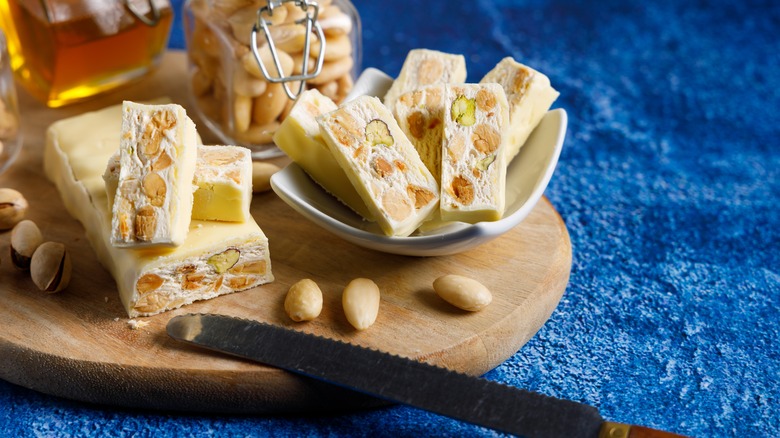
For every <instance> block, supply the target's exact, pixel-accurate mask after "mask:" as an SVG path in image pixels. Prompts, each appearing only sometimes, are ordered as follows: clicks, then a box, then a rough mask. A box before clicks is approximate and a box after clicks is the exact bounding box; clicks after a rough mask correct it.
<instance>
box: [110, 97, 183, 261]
mask: <svg viewBox="0 0 780 438" xmlns="http://www.w3.org/2000/svg"><path fill="white" fill-rule="evenodd" d="M196 139H197V133H196V131H195V124H194V123H193V122H192V120H190V118H189V117H187V113H186V111H185V110H184V108H182V107H181V106H179V105H176V104H167V105H144V104H140V103H135V102H129V101H125V102H124V103H123V104H122V131H121V136H120V138H119V164H120V170H119V183H118V185H117V190H116V195H115V199H114V205H113V210H112V219H111V230H112V232H111V244H112V245H115V246H121V247H133V246H152V245H156V246H161V245H165V246H178V245H181V244H182V243H183V242H184V239H185V238H186V237H187V231H188V230H189V224H190V218H191V215H192V178H193V175H194V173H195V161H196V156H197V140H196Z"/></svg>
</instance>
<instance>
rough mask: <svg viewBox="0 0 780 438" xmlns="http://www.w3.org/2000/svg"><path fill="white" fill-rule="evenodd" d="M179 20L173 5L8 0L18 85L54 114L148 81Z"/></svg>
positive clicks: (0, 3)
mask: <svg viewBox="0 0 780 438" xmlns="http://www.w3.org/2000/svg"><path fill="white" fill-rule="evenodd" d="M172 21H173V11H172V9H171V6H170V3H169V2H168V0H38V1H29V0H0V25H2V27H3V29H4V30H5V32H6V35H7V37H8V51H9V54H10V56H11V66H12V68H13V70H14V72H15V73H16V79H17V81H19V83H21V84H22V85H23V86H24V87H25V88H26V89H27V90H28V91H29V92H30V94H32V95H33V96H35V97H36V98H38V99H39V100H41V101H42V102H45V103H46V104H47V105H48V106H50V107H53V108H54V107H60V106H63V105H66V104H68V103H72V102H76V101H79V100H82V99H84V98H87V97H91V96H94V95H96V94H98V93H102V92H104V91H108V90H111V89H114V88H116V87H118V86H121V85H124V84H126V83H128V82H130V81H133V80H135V79H139V78H141V77H143V76H144V75H145V74H146V73H148V72H149V71H150V70H151V69H152V68H153V67H155V66H156V65H157V64H158V63H159V62H160V60H161V59H162V54H163V51H164V50H165V46H166V44H167V41H168V35H169V33H170V28H171V23H172Z"/></svg>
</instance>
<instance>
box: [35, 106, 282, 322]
mask: <svg viewBox="0 0 780 438" xmlns="http://www.w3.org/2000/svg"><path fill="white" fill-rule="evenodd" d="M122 114H123V111H122V107H121V106H118V105H117V106H113V107H109V108H106V109H103V110H100V111H96V112H92V113H86V114H82V115H80V116H76V117H72V118H69V119H65V120H61V121H59V122H56V123H54V124H52V125H51V126H50V127H49V129H48V131H47V137H46V149H45V153H44V168H45V172H46V175H47V176H48V178H49V179H50V180H52V181H53V182H54V183H55V185H56V186H57V188H58V190H59V192H60V195H61V197H62V199H63V202H64V204H65V207H66V208H67V210H68V211H69V212H70V213H71V215H73V216H74V217H76V218H77V219H78V220H79V221H80V222H81V223H82V225H83V226H84V228H85V230H86V233H87V237H88V239H89V241H90V244H91V245H92V247H93V249H94V250H95V252H96V253H97V259H98V260H99V261H100V262H101V263H102V264H103V265H104V266H105V267H106V269H108V270H109V271H110V272H111V274H112V275H113V277H114V279H115V281H116V283H117V288H118V290H119V295H120V298H121V301H122V303H123V305H124V307H125V310H126V311H127V314H128V315H129V316H130V317H136V316H145V315H154V314H157V313H160V312H163V311H166V310H170V309H175V308H177V307H180V306H182V305H185V304H189V303H192V302H194V301H197V300H203V299H209V298H213V297H216V296H219V295H223V294H227V293H231V292H236V291H240V290H244V289H249V288H252V287H255V286H258V285H261V284H264V283H268V282H270V281H273V275H272V273H271V261H270V253H269V248H268V239H267V238H266V236H265V234H264V233H263V231H262V230H261V229H260V227H259V226H258V225H257V223H256V222H255V221H254V219H253V218H252V217H251V216H246V217H244V220H243V221H236V222H227V221H201V220H192V219H190V220H189V226H188V227H186V229H184V230H182V229H180V228H177V229H173V228H175V226H174V225H171V227H172V228H169V229H167V230H163V231H167V232H168V234H169V235H176V234H177V233H183V234H185V235H186V237H185V238H184V239H183V241H182V243H181V244H180V245H177V246H170V245H169V244H167V243H162V242H158V243H160V244H159V245H150V244H149V242H143V243H142V244H140V245H136V246H129V247H119V246H115V245H112V243H111V236H112V231H113V230H114V228H113V227H112V203H111V202H110V201H109V200H108V199H107V195H106V190H107V188H108V187H107V184H106V182H105V181H104V180H103V175H104V173H106V174H109V175H110V174H111V173H112V172H111V164H109V171H108V172H106V164H107V163H109V162H110V159H111V156H112V155H113V154H114V153H115V152H116V151H117V149H118V148H119V145H120V134H121V131H120V126H121V125H120V121H121V120H122ZM150 117H153V116H151V115H150ZM185 117H186V115H185ZM176 121H177V123H181V124H182V125H183V126H185V127H186V125H187V124H188V122H187V121H186V120H185V119H177V120H176ZM144 129H145V128H140V127H139V130H138V131H137V132H144ZM152 132H154V131H152ZM162 132H163V134H162V135H163V136H164V137H165V138H166V139H167V140H166V141H172V142H173V141H176V138H178V137H177V135H175V132H171V131H170V129H169V130H163V131H162ZM136 147H137V146H136ZM183 147H185V148H186V147H189V148H193V149H195V145H194V142H189V141H188V142H187V143H186V144H185V145H184V146H183ZM149 150H150V151H151V149H149ZM163 151H165V152H166V153H168V154H169V155H170V152H171V151H172V149H169V148H167V146H165V145H163V146H162V147H161V148H160V150H159V151H158V153H159V154H160V155H156V156H154V157H156V159H159V157H161V156H162V154H161V153H162V152H163ZM125 152H127V153H129V152H131V149H130V148H128V149H127V150H126V151H125ZM135 153H136V154H137V151H136V152H135ZM144 154H146V152H144ZM196 154H197V152H196ZM146 155H150V154H146ZM151 155H153V154H151ZM120 156H121V151H120ZM146 158H147V159H146V161H145V162H144V161H143V160H142V159H141V157H138V161H137V162H131V163H130V164H128V166H137V167H136V169H139V168H140V166H141V165H143V166H148V168H146V169H147V170H146V171H145V173H144V172H139V174H137V175H148V174H150V173H151V172H158V173H159V170H155V165H154V163H155V162H156V161H155V159H153V158H150V157H149V156H147V157H146ZM175 159H176V157H173V156H171V162H172V164H173V162H174V161H175ZM125 162H127V160H125V161H122V160H121V158H120V163H119V168H118V169H114V170H113V171H114V172H116V171H117V170H118V172H119V173H120V175H121V173H122V172H126V174H125V178H124V181H130V180H132V178H130V177H129V176H128V175H129V174H130V173H131V172H128V171H125V169H124V167H125ZM139 163H140V164H139ZM114 164H116V163H114ZM250 164H251V163H250ZM167 168H168V167H166V169H167ZM197 168H198V165H197V163H196V164H195V165H194V168H193V169H192V173H191V174H190V176H189V184H186V183H185V182H184V180H182V182H181V183H178V184H179V185H178V186H176V185H172V184H170V180H167V181H166V189H165V190H166V192H165V193H166V198H170V197H171V196H173V193H174V192H175V191H176V190H177V188H178V189H181V190H182V191H186V189H187V188H188V189H189V192H190V196H192V190H193V177H194V175H195V173H196V172H197ZM185 171H186V169H185ZM239 175H240V174H239ZM250 175H251V174H250ZM160 176H161V177H163V178H164V179H165V178H166V177H171V178H174V177H176V176H180V175H167V174H165V173H163V174H161V175H160ZM240 178H241V176H239V179H240ZM136 179H137V180H138V181H139V185H138V187H131V188H137V189H138V190H140V192H137V193H143V194H144V195H145V193H144V192H143V190H144V189H143V176H140V177H137V178H136ZM117 183H118V184H117V185H118V186H119V188H117V189H116V200H119V199H122V200H125V201H128V202H130V201H132V200H133V198H132V197H130V196H126V195H121V196H120V194H119V192H120V191H121V190H122V187H123V185H122V178H121V177H120V178H118V179H117ZM125 184H127V183H125ZM244 187H246V185H244ZM136 196H140V195H138V194H136ZM182 197H186V195H182ZM180 199H181V198H179V199H178V200H180ZM190 199H192V198H190ZM116 200H115V201H116ZM122 202H124V201H122ZM116 203H117V202H114V203H113V204H114V205H116ZM149 204H151V205H153V206H154V204H152V203H151V202H150V203H149ZM160 208H167V204H165V202H163V203H162V206H160ZM190 208H192V201H190ZM121 211H128V210H120V212H121ZM241 215H243V213H241ZM172 224H173V223H172ZM135 235H136V237H137V236H138V233H137V232H136V233H135Z"/></svg>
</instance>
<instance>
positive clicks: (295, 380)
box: [0, 52, 571, 413]
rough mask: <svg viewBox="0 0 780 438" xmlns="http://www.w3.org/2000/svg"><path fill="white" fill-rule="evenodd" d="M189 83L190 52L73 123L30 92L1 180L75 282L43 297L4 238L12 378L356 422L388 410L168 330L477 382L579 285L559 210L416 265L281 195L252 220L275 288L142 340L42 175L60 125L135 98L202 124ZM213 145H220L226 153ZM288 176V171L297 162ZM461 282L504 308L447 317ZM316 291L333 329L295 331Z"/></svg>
mask: <svg viewBox="0 0 780 438" xmlns="http://www.w3.org/2000/svg"><path fill="white" fill-rule="evenodd" d="M185 68H186V67H185V56H184V54H183V53H181V52H173V53H168V54H167V55H166V56H165V57H164V59H163V62H162V66H161V68H160V69H159V70H158V71H157V72H156V73H155V74H154V75H153V76H152V77H150V78H147V79H146V80H144V81H143V82H140V83H137V84H135V85H132V86H130V87H127V88H125V89H123V90H120V91H117V92H114V93H111V94H108V95H105V96H103V97H101V98H99V99H98V100H93V101H90V102H87V103H83V104H78V105H75V106H71V107H67V108H63V109H56V110H54V109H48V108H46V107H45V106H43V105H42V104H40V103H38V102H36V101H34V100H33V99H32V98H31V97H29V96H28V95H27V94H26V93H25V92H24V91H20V92H19V93H20V96H19V97H20V106H21V112H22V128H23V134H24V149H23V151H22V153H21V155H20V157H19V159H18V161H17V162H16V163H15V164H14V165H13V166H12V167H11V169H10V170H9V171H8V172H6V173H5V174H3V175H0V187H11V188H15V189H17V190H19V191H21V192H22V193H23V194H24V195H25V196H26V198H27V199H28V201H29V203H30V209H29V211H28V214H27V218H29V219H32V220H34V221H35V222H36V223H37V224H38V225H39V227H40V228H41V230H42V232H43V234H44V237H45V239H46V240H55V241H60V242H63V243H65V244H66V245H67V247H68V249H69V251H70V253H71V255H72V257H73V278H72V280H71V283H70V287H69V288H68V289H67V290H66V291H64V292H62V293H60V294H57V295H46V294H43V293H41V292H39V291H38V290H37V289H36V288H35V286H34V285H33V283H32V281H31V280H30V278H29V275H28V274H26V273H24V272H19V271H17V270H15V269H14V268H13V267H12V265H11V262H10V257H9V249H8V246H9V239H10V232H3V233H0V378H3V379H5V380H8V381H9V382H13V383H16V384H18V385H22V386H25V387H28V388H32V389H34V390H37V391H41V392H44V393H48V394H53V395H57V396H62V397H66V398H70V399H76V400H83V401H88V402H95V403H100V404H111V405H119V406H130V407H145V408H159V409H172V410H183V411H204V412H234V413H241V412H254V413H260V412H290V411H308V410H319V411H323V410H333V409H350V408H353V407H360V406H368V405H372V404H377V403H378V402H376V401H375V400H374V399H371V398H369V397H366V396H361V395H357V394H355V393H353V392H350V391H347V390H343V389H340V388H336V387H333V386H330V385H327V384H324V383H321V382H316V381H313V380H310V379H305V378H301V377H297V376H294V375H292V374H289V373H287V372H284V371H280V370H277V369H274V368H270V367H266V366H262V365H258V364H255V363H253V362H249V361H245V360H241V359H235V358H232V357H228V356H224V355H221V354H218V353H212V352H208V351H205V350H201V349H197V348H194V347H190V346H186V345H183V344H180V343H178V342H176V341H173V340H172V339H170V338H169V337H168V336H167V335H166V333H165V326H166V324H167V322H168V320H169V319H170V318H171V317H173V316H175V315H179V314H185V313H193V312H206V313H221V314H226V315H234V316H240V317H244V318H251V319H257V320H261V321H267V322H270V323H273V324H279V325H283V326H288V327H293V328H296V329H299V330H302V331H306V332H312V333H317V334H320V335H324V336H329V337H333V338H338V339H342V340H345V341H348V342H353V343H356V344H360V345H364V346H369V347H373V348H377V349H381V350H386V351H389V352H392V353H396V354H399V355H403V356H408V357H413V358H417V359H420V360H424V361H427V362H430V363H433V364H438V365H441V366H445V367H448V368H452V369H455V370H459V371H462V372H466V373H469V374H474V375H478V374H483V373H485V372H487V371H488V370H490V369H492V368H494V367H496V366H497V365H499V364H500V363H501V362H503V361H504V360H506V359H507V358H508V357H510V356H511V355H512V354H514V353H515V352H516V351H517V350H518V349H520V347H522V346H523V345H524V344H525V343H526V342H527V341H528V339H529V338H531V336H533V335H534V334H535V333H536V332H537V331H538V329H539V328H540V327H541V326H542V324H544V322H545V321H546V320H547V319H548V318H549V316H550V314H551V313H552V311H553V309H554V308H555V307H556V305H557V304H558V302H559V300H560V298H561V296H562V294H563V292H564V290H565V288H566V284H567V282H568V278H569V272H570V269H571V244H570V241H569V236H568V233H567V231H566V226H565V225H564V223H563V221H562V220H561V217H560V216H559V215H558V213H557V212H556V211H555V209H554V208H553V207H552V206H551V205H550V203H549V201H548V200H547V199H546V198H543V199H542V200H541V201H540V202H539V204H538V205H537V206H536V208H535V209H534V210H533V212H532V213H531V214H530V215H529V216H528V218H527V219H526V220H525V221H524V222H523V223H521V224H520V225H519V226H517V227H516V228H514V229H513V230H511V231H510V232H509V233H507V234H506V235H504V236H501V237H500V238H498V239H495V240H493V241H492V242H489V243H487V244H484V245H482V246H480V247H478V248H476V249H474V250H471V251H468V252H465V253H462V254H458V255H455V256H447V257H433V258H416V257H405V256H394V255H388V254H384V253H379V252H375V251H371V250H367V249H363V248H361V247H358V246H354V245H352V244H350V243H347V242H345V241H343V240H340V239H339V238H337V237H335V236H334V235H331V234H329V233H327V232H326V231H324V230H322V229H321V228H319V227H318V226H316V225H313V224H311V223H309V222H308V221H307V220H305V219H303V218H302V217H301V216H299V215H298V214H297V213H295V212H294V211H293V210H292V209H291V208H290V207H288V206H287V205H286V204H284V203H283V202H282V201H281V200H280V199H279V198H278V197H277V196H276V195H275V194H274V193H273V192H267V193H264V194H259V195H255V197H254V199H253V202H252V213H253V215H254V216H255V218H256V219H257V222H258V223H259V224H260V226H261V227H262V228H263V230H264V231H265V233H266V234H267V235H268V238H269V240H270V247H271V258H272V268H273V272H274V274H275V276H276V281H275V282H273V283H272V284H268V285H264V286H262V287H259V288H255V289H252V290H249V291H245V292H241V293H237V294H233V295H229V296H223V297H219V298H216V299H213V300H210V301H206V302H201V303H196V304H193V305H190V306H187V307H185V308H183V309H179V310H176V311H172V312H167V313H164V314H162V315H157V316H153V317H149V318H143V320H144V321H148V322H149V325H148V326H146V327H143V328H140V329H137V330H133V329H131V328H130V325H129V323H128V318H127V315H126V314H125V312H124V310H123V308H122V305H121V304H120V302H119V296H118V293H117V290H116V286H115V284H114V281H113V279H112V278H111V276H110V275H109V274H108V272H107V271H105V270H104V269H102V268H101V266H100V264H99V263H98V261H97V259H96V256H95V254H94V252H93V251H92V249H91V247H90V246H89V243H88V242H87V240H86V238H85V236H84V230H83V228H82V227H81V225H80V224H79V223H78V222H77V221H76V220H74V219H73V218H71V217H70V216H69V215H68V214H67V213H66V211H65V209H64V207H63V205H62V202H61V201H60V198H59V195H58V193H57V191H56V189H55V188H54V186H53V185H52V184H51V183H50V182H49V181H48V180H47V179H46V177H45V176H44V174H43V169H42V163H41V156H42V151H43V146H44V135H45V130H46V128H47V127H48V126H49V124H50V123H52V122H54V121H56V120H59V119H61V118H64V117H69V116H73V115H76V114H79V113H82V112H84V111H91V110H95V109H99V108H102V107H104V106H107V105H112V104H116V103H119V102H121V101H122V100H123V99H130V100H148V99H153V98H155V97H159V96H163V95H166V96H169V97H171V98H172V99H173V100H174V101H175V102H177V103H180V104H182V105H184V106H185V107H187V108H188V109H189V108H191V104H190V102H189V100H188V99H187V97H186V89H185V81H184V80H183V78H185V77H186V73H185ZM190 113H191V114H192V113H193V112H192V111H190ZM195 121H196V123H198V120H197V119H196V120H195ZM199 126H203V125H202V124H199ZM200 131H201V135H202V136H203V137H204V141H205V142H207V143H209V142H216V140H215V138H214V137H213V136H211V135H210V134H209V133H208V132H206V131H205V129H201V130H200ZM275 161H276V162H277V163H278V164H281V165H283V164H285V159H283V158H282V159H277V160H275ZM448 273H455V274H462V275H466V276H469V277H473V278H475V279H478V280H479V281H480V282H482V283H483V284H485V285H486V286H487V287H488V288H489V289H490V290H491V291H492V292H493V297H494V299H493V303H492V304H491V305H490V306H488V307H487V308H486V309H484V310H483V311H481V312H477V313H469V312H464V311H460V310H458V309H455V308H453V307H451V306H450V305H448V304H446V303H445V302H443V301H442V300H441V299H439V298H438V297H437V296H436V295H435V293H434V292H433V289H432V286H431V284H432V282H433V280H434V279H435V278H437V277H439V276H441V275H444V274H448ZM356 277H367V278H371V279H373V280H374V281H376V283H377V284H378V285H379V287H380V289H381V292H382V302H381V306H380V312H379V317H378V319H377V322H376V323H375V324H374V325H373V326H372V327H371V328H369V329H368V330H365V331H362V332H358V331H355V330H354V329H352V328H351V326H350V325H349V323H348V322H347V320H346V318H345V317H344V315H343V312H342V309H341V304H340V303H341V301H340V300H341V292H342V290H343V287H344V285H346V284H347V283H348V282H349V281H350V280H351V279H353V278H356ZM301 278H312V279H313V280H315V281H316V282H317V283H318V284H319V285H320V287H321V289H322V291H323V294H324V308H323V311H322V314H321V315H320V317H319V318H318V319H316V320H315V321H312V322H308V323H302V324H301V323H293V322H292V321H290V320H289V319H288V318H287V317H286V315H285V313H284V310H283V301H284V296H285V293H286V292H287V289H288V288H289V286H290V285H291V284H293V283H295V282H296V281H298V280H299V279H301Z"/></svg>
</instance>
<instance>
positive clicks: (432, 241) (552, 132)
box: [271, 68, 567, 256]
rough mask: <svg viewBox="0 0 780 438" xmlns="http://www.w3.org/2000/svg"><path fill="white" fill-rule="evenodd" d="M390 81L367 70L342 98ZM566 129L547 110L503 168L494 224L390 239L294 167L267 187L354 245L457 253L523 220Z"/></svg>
mask: <svg viewBox="0 0 780 438" xmlns="http://www.w3.org/2000/svg"><path fill="white" fill-rule="evenodd" d="M392 81H393V79H392V78H391V77H389V76H387V75H386V74H385V73H383V72H381V71H379V70H377V69H374V68H369V69H366V70H365V71H364V72H363V74H361V76H360V78H358V80H357V82H356V83H355V87H354V89H353V90H352V93H351V94H350V96H348V97H347V100H349V99H351V98H354V97H356V96H359V95H361V94H367V95H371V96H378V97H381V96H384V94H385V92H387V89H388V88H389V87H390V85H391V84H392ZM566 125H567V116H566V111H564V110H563V109H555V110H552V111H549V112H548V113H547V114H546V115H545V116H544V117H543V118H542V121H541V122H539V125H538V126H537V127H536V129H535V130H534V131H533V132H532V133H531V135H530V136H529V137H528V140H527V141H526V143H525V145H523V147H522V148H521V149H520V153H519V154H518V155H517V156H516V157H515V158H514V159H513V160H512V162H511V163H510V164H509V166H508V167H507V181H506V211H505V213H504V217H503V218H502V219H501V220H498V221H494V222H478V223H476V224H466V223H462V222H450V223H440V222H439V223H426V224H423V226H422V227H421V228H420V229H419V230H417V231H415V233H414V234H412V235H411V236H409V237H392V236H386V235H385V234H384V233H382V231H381V230H380V228H379V226H378V225H377V224H376V223H374V222H368V221H366V220H364V219H363V218H362V217H361V216H359V215H358V214H357V213H355V212H353V211H352V210H351V209H349V208H348V207H347V206H345V205H344V204H342V203H341V202H340V201H339V200H338V199H336V198H335V197H333V196H332V195H330V194H329V193H327V192H326V191H325V190H323V189H322V187H320V186H319V185H318V184H317V183H316V182H314V181H313V180H312V179H311V178H310V177H309V176H308V174H306V172H305V171H304V170H303V169H301V167H300V166H298V165H297V164H295V163H291V164H290V165H288V166H287V167H285V168H284V169H282V170H281V171H279V172H277V173H276V174H274V175H273V177H271V187H272V188H273V190H274V192H276V194H277V195H278V196H279V197H280V198H281V199H282V200H283V201H284V202H285V203H287V204H288V205H290V206H291V207H292V208H293V209H295V210H296V211H297V212H298V213H300V214H301V215H303V216H304V217H306V218H307V219H309V220H310V221H312V222H314V223H315V224H317V225H319V226H321V227H322V228H324V229H326V230H328V231H330V232H332V233H333V234H336V235H337V236H339V237H341V238H343V239H344V240H347V241H349V242H352V243H354V244H356V245H359V246H363V247H366V248H370V249H374V250H377V251H382V252H387V253H392V254H401V255H410V256H438V255H447V254H456V253H459V252H463V251H466V250H469V249H471V248H474V247H476V246H478V245H481V244H483V243H485V242H488V241H490V240H492V239H495V238H496V237H498V236H500V235H502V234H504V233H505V232H507V231H509V230H510V229H512V228H513V227H515V226H516V225H517V224H519V223H520V222H522V221H523V219H525V217H526V216H528V214H529V213H530V212H531V210H533V208H534V206H535V205H536V203H537V202H538V201H539V199H540V198H541V197H542V194H543V193H544V190H545V188H546V187H547V184H548V183H549V182H550V179H551V178H552V175H553V172H554V171H555V166H556V165H557V163H558V158H559V157H560V154H561V149H562V147H563V140H564V137H565V136H566Z"/></svg>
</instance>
